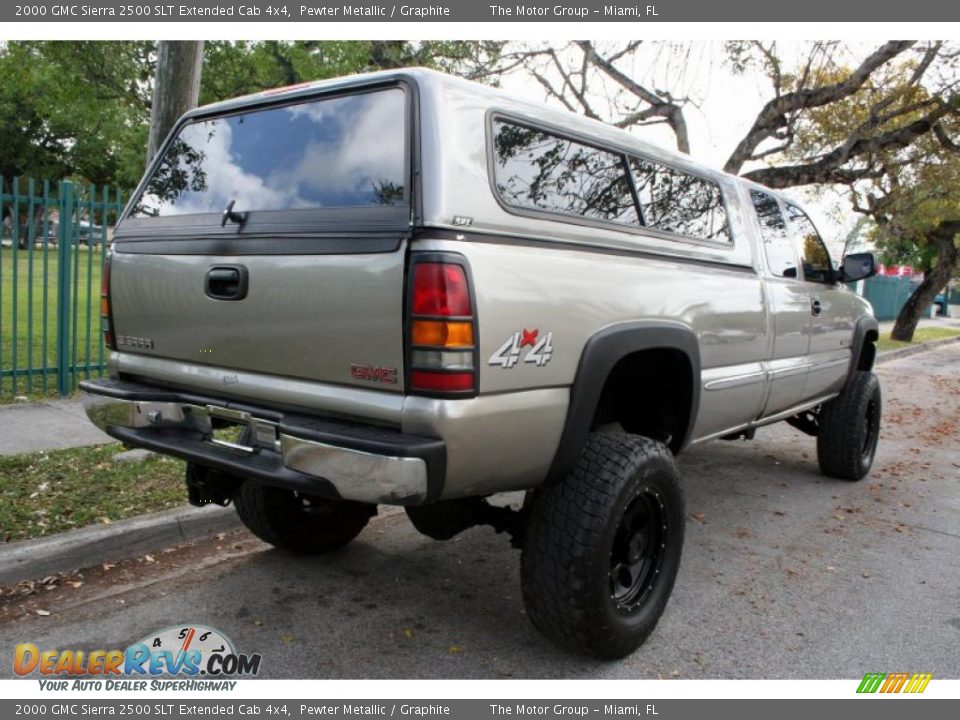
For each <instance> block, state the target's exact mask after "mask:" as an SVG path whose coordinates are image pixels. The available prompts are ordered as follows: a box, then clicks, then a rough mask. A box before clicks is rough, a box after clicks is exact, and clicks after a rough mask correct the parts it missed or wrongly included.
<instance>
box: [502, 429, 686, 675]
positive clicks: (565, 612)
mask: <svg viewBox="0 0 960 720" xmlns="http://www.w3.org/2000/svg"><path fill="white" fill-rule="evenodd" d="M683 531H684V501H683V492H682V490H681V487H680V473H679V471H678V469H677V465H676V463H675V462H674V459H673V456H672V455H671V453H670V451H669V450H668V449H667V448H666V447H665V446H664V445H663V444H662V443H659V442H657V441H655V440H650V439H648V438H643V437H638V436H635V435H629V434H626V433H613V432H598V433H594V434H592V435H591V436H590V438H589V439H588V441H587V445H586V447H585V448H584V451H583V454H582V455H581V457H580V460H579V462H578V463H577V464H576V466H575V467H574V468H573V470H572V471H571V472H570V474H569V475H568V476H567V477H565V478H564V479H563V480H561V481H559V482H556V483H554V484H552V485H549V486H547V487H545V488H544V489H543V490H541V491H540V492H539V493H537V496H536V500H535V501H534V502H533V505H532V507H531V508H530V518H529V524H528V527H527V535H526V538H525V541H524V546H523V555H522V558H521V581H522V585H523V600H524V605H525V607H526V611H527V615H528V616H529V617H530V620H531V621H532V622H533V624H534V626H535V627H536V628H537V629H538V630H540V632H542V633H543V634H544V635H546V636H547V637H549V638H551V639H552V640H554V641H556V642H558V643H560V644H561V645H565V646H567V647H569V648H571V649H574V650H577V651H580V652H583V653H585V654H587V655H591V656H593V657H598V658H604V659H616V658H621V657H624V656H626V655H629V654H630V653H632V652H633V651H634V650H636V649H637V648H638V647H639V646H640V645H641V644H642V643H643V642H644V640H646V639H647V637H648V636H649V635H650V633H651V632H653V629H654V627H655V626H656V624H657V621H658V620H659V619H660V616H661V615H662V614H663V610H664V608H665V607H666V604H667V600H668V599H669V597H670V593H671V591H672V590H673V583H674V580H675V579H676V576H677V570H678V569H679V567H680V555H681V551H682V548H683Z"/></svg>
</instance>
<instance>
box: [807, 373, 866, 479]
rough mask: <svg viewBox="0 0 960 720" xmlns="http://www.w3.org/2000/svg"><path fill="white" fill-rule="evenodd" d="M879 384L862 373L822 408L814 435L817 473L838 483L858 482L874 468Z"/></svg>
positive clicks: (853, 378)
mask: <svg viewBox="0 0 960 720" xmlns="http://www.w3.org/2000/svg"><path fill="white" fill-rule="evenodd" d="M880 400H881V397H880V381H879V380H878V379H877V376H876V375H874V374H873V373H872V372H867V371H863V370H859V371H857V373H856V374H855V375H854V376H853V377H852V378H851V379H850V382H849V383H848V384H847V387H846V388H844V390H843V393H842V394H841V395H839V396H838V397H835V398H834V399H833V400H831V401H830V402H828V403H826V404H824V406H823V409H822V410H821V411H820V430H819V434H818V435H817V460H818V461H819V463H820V471H821V472H822V473H823V474H824V475H828V476H829V477H834V478H839V479H841V480H860V479H861V478H863V477H864V476H865V475H866V474H867V473H868V472H870V467H871V466H872V465H873V457H874V455H876V452H877V440H878V439H879V438H880V414H881V402H880Z"/></svg>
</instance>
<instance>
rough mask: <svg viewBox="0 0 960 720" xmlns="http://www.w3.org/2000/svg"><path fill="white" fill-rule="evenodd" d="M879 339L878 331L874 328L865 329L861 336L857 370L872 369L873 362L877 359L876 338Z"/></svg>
mask: <svg viewBox="0 0 960 720" xmlns="http://www.w3.org/2000/svg"><path fill="white" fill-rule="evenodd" d="M879 339H880V333H878V332H877V331H876V330H867V332H866V333H864V336H863V347H862V348H861V349H860V357H859V359H858V360H857V370H873V362H874V360H876V359H877V345H876V342H877V340H879Z"/></svg>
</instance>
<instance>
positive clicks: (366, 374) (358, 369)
mask: <svg viewBox="0 0 960 720" xmlns="http://www.w3.org/2000/svg"><path fill="white" fill-rule="evenodd" d="M350 375H351V376H352V377H353V378H354V379H355V380H367V381H370V382H378V383H390V384H391V385H396V384H397V369H396V368H384V367H372V366H370V365H351V366H350Z"/></svg>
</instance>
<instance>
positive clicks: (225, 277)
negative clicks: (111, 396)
mask: <svg viewBox="0 0 960 720" xmlns="http://www.w3.org/2000/svg"><path fill="white" fill-rule="evenodd" d="M291 93H292V94H291V95H290V97H286V96H285V94H284V93H283V92H281V93H271V94H269V95H263V96H257V97H254V98H252V99H247V100H242V101H236V102H234V103H232V104H227V105H225V106H224V105H221V106H219V107H218V108H217V109H216V110H215V111H212V110H211V111H206V112H205V111H203V110H202V109H201V110H200V111H196V112H195V113H193V114H192V115H191V116H188V117H187V118H186V119H184V120H182V121H181V123H180V124H179V125H178V127H177V128H176V130H175V131H174V133H172V134H171V138H170V139H168V141H167V142H166V144H165V145H164V147H163V149H162V150H161V152H160V153H158V156H157V159H156V160H155V161H154V163H153V165H152V166H151V168H150V170H149V172H148V174H147V177H146V179H145V180H144V182H143V183H141V186H140V187H139V188H138V190H137V193H136V194H135V195H134V200H133V201H132V202H131V205H130V206H129V208H128V209H127V213H126V215H125V216H124V218H123V219H122V221H121V222H120V223H119V225H118V227H117V231H116V234H115V238H114V248H113V257H112V264H111V274H110V296H111V307H112V322H113V330H114V336H115V338H116V345H117V350H119V351H121V352H126V353H138V354H143V355H149V356H153V357H158V358H166V359H170V360H174V361H182V362H184V363H190V364H197V363H199V364H204V365H209V366H212V367H216V368H220V369H236V370H238V371H239V370H242V371H247V372H255V373H262V374H265V375H272V376H281V377H289V378H296V379H303V380H309V381H321V382H329V383H338V384H347V385H356V386H361V387H377V388H381V389H389V390H396V391H398V392H400V391H402V390H403V358H404V349H403V300H404V277H405V271H404V263H405V253H406V245H407V240H406V238H407V237H408V234H409V227H410V215H411V212H410V208H411V185H412V183H411V177H412V176H413V171H412V157H411V152H412V151H411V148H412V147H413V142H412V137H411V132H412V131H411V127H412V125H413V123H412V122H411V121H410V117H411V112H412V110H411V102H410V94H411V91H410V87H409V86H408V85H407V84H406V83H405V82H401V81H391V82H386V83H385V82H383V81H380V82H379V83H378V84H372V85H371V84H370V83H367V84H366V85H361V86H358V87H347V88H343V87H338V88H336V89H335V90H333V91H321V90H311V91H309V92H307V93H306V94H304V91H302V90H293V91H291ZM404 119H405V121H404ZM228 377H229V376H227V375H225V377H224V382H227V380H228ZM183 384H184V385H187V386H189V385H190V384H191V377H190V375H189V373H184V376H183Z"/></svg>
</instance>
